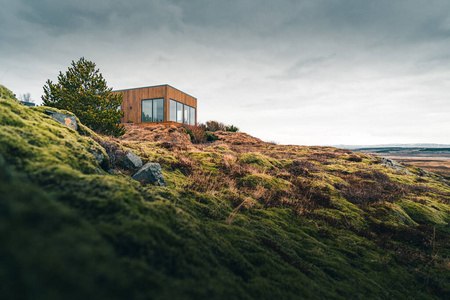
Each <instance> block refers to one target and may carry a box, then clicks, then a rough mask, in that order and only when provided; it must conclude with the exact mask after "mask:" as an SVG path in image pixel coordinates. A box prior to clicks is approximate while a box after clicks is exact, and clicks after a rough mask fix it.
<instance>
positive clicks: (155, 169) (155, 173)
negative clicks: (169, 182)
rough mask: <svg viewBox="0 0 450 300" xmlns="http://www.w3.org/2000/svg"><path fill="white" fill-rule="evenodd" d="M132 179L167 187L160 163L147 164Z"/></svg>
mask: <svg viewBox="0 0 450 300" xmlns="http://www.w3.org/2000/svg"><path fill="white" fill-rule="evenodd" d="M132 178H133V179H134V180H136V181H139V182H140V183H150V184H154V185H157V186H166V181H165V180H164V177H163V175H162V172H161V166H160V164H158V163H152V162H150V163H146V164H145V165H144V166H143V167H142V168H141V169H140V170H139V171H138V172H137V173H136V174H134V175H133V177H132Z"/></svg>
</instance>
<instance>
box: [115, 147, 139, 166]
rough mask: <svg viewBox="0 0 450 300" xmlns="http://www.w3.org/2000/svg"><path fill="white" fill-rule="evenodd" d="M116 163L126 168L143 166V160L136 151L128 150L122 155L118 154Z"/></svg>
mask: <svg viewBox="0 0 450 300" xmlns="http://www.w3.org/2000/svg"><path fill="white" fill-rule="evenodd" d="M116 159H117V161H116V164H117V166H119V167H121V168H122V169H125V170H136V169H139V168H140V167H142V160H141V159H140V158H139V156H137V155H136V154H135V153H134V152H132V151H130V150H128V151H126V152H124V154H122V155H120V154H119V155H117V154H116Z"/></svg>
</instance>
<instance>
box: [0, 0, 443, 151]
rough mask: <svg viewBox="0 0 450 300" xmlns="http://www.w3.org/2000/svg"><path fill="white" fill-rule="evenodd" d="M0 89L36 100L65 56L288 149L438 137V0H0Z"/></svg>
mask: <svg viewBox="0 0 450 300" xmlns="http://www.w3.org/2000/svg"><path fill="white" fill-rule="evenodd" d="M0 4H1V7H2V10H1V11H0V84H3V85H5V86H6V87H7V88H9V89H11V90H12V91H13V92H14V93H16V94H17V95H20V94H24V93H31V96H32V98H33V99H34V100H36V102H38V103H39V102H41V100H40V96H41V95H42V93H43V89H42V87H43V86H44V84H45V82H46V80H47V79H50V80H52V81H56V80H57V76H58V74H59V72H60V71H63V72H65V71H66V70H67V68H68V67H69V66H70V63H71V61H72V60H75V61H77V60H78V59H79V58H80V57H85V58H86V59H88V60H92V61H94V62H95V63H96V64H97V67H98V68H99V69H100V72H101V73H102V74H103V76H104V77H105V79H106V80H107V82H108V85H109V86H110V87H113V88H114V89H126V88H133V87H141V86H151V85H159V84H170V85H172V86H173V87H175V88H178V89H180V90H182V91H184V92H186V93H188V94H190V95H193V96H195V97H197V99H198V120H199V121H200V122H204V121H207V120H219V121H222V122H224V123H226V124H233V125H236V126H238V127H239V128H240V129H241V130H242V131H244V132H247V133H249V134H251V135H253V136H256V137H259V138H261V139H263V140H265V141H275V142H278V143H281V144H297V145H335V144H386V143H441V144H450V52H449V49H450V2H449V1H445V0H440V1H433V0H431V1H419V0H409V1H403V0H402V1H387V0H386V1H385V0H380V1H361V0H351V1H350V0H346V1H344V0H335V1H325V0H322V1H287V0H280V1H269V0H261V1H256V0H252V1H251V0H239V1H237V0H236V1H234V0H230V1H215V0H212V1H196V0H194V1H181V0H179V1H175V0H173V1H163V0H153V1H144V0H128V1H114V0H97V1H87V0H79V1H57V0H17V1H7V0H0Z"/></svg>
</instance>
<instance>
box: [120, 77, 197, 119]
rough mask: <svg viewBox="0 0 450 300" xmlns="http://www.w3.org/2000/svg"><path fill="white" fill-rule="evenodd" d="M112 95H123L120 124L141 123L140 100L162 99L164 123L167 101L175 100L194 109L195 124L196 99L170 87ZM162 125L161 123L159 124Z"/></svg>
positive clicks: (161, 86)
mask: <svg viewBox="0 0 450 300" xmlns="http://www.w3.org/2000/svg"><path fill="white" fill-rule="evenodd" d="M113 92H114V93H123V102H122V110H123V112H124V114H125V115H124V117H123V119H122V122H123V123H125V122H133V123H136V124H139V123H142V121H141V118H142V100H146V99H157V98H163V99H164V123H166V122H169V121H170V106H169V102H170V101H169V100H170V99H172V100H175V101H178V102H180V103H183V104H186V105H189V106H191V107H194V108H195V124H197V99H196V98H194V97H192V96H190V95H188V94H185V93H183V92H182V91H179V90H177V89H176V88H173V87H171V86H170V85H158V86H150V87H143V88H136V89H127V90H118V91H113ZM159 123H162V122H159Z"/></svg>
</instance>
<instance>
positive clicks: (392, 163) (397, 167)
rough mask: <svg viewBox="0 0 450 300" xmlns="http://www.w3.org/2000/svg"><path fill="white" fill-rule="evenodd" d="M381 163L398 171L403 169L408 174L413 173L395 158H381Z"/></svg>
mask: <svg viewBox="0 0 450 300" xmlns="http://www.w3.org/2000/svg"><path fill="white" fill-rule="evenodd" d="M381 164H382V165H383V166H386V167H390V168H392V169H394V170H396V171H403V172H405V173H406V174H407V175H412V173H411V172H409V171H408V169H406V168H405V167H402V165H400V164H399V163H398V162H397V161H395V160H393V159H390V158H385V157H383V158H381Z"/></svg>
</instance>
